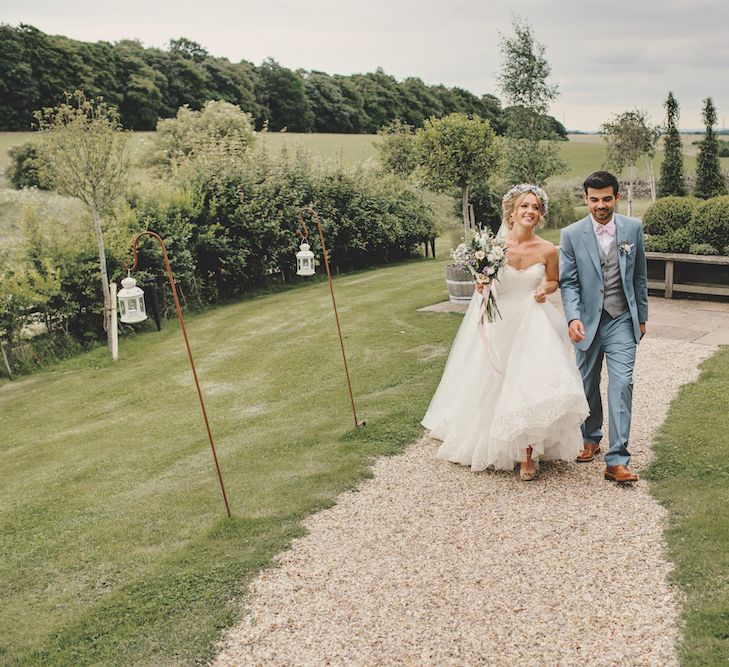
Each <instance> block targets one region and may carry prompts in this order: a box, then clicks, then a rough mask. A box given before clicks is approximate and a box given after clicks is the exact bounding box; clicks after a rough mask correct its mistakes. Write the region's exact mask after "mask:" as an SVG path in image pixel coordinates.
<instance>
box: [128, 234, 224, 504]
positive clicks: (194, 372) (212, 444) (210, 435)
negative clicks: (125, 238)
mask: <svg viewBox="0 0 729 667" xmlns="http://www.w3.org/2000/svg"><path fill="white" fill-rule="evenodd" d="M142 236H151V237H152V238H155V239H157V240H158V241H159V244H160V245H161V246H162V255H163V256H164V259H165V267H166V268H167V277H168V278H169V279H170V287H171V289H172V297H173V298H174V300H175V306H176V308H177V317H179V318H180V327H181V328H182V336H183V337H184V339H185V347H186V348H187V356H188V357H189V359H190V366H191V367H192V375H193V377H194V378H195V386H196V387H197V395H198V398H199V399H200V408H201V409H202V414H203V419H204V420H205V428H206V429H207V432H208V439H209V440H210V449H211V450H212V452H213V461H215V470H216V471H217V473H218V480H219V481H220V490H221V491H222V492H223V501H224V502H225V511H226V512H227V513H228V518H230V505H228V495H227V494H226V493H225V484H224V483H223V475H222V473H221V472H220V464H219V463H218V454H217V452H216V451H215V442H213V432H212V431H211V429H210V422H209V421H208V413H207V410H206V409H205V400H204V399H203V395H202V389H201V388H200V381H199V380H198V377H197V369H196V368H195V360H194V359H193V358H192V350H191V349H190V341H189V340H188V338H187V329H186V328H185V319H184V318H183V317H182V308H181V307H180V299H179V298H178V296H177V286H176V285H175V279H174V278H173V277H172V267H171V266H170V260H169V259H168V257H167V249H166V248H165V244H164V242H163V241H162V238H161V237H160V236H159V235H157V234H155V233H154V232H150V231H145V232H141V233H140V234H137V235H136V236H135V237H134V264H133V265H132V267H131V268H129V267H128V266H126V264H124V268H125V269H126V270H127V271H128V272H129V273H131V272H132V271H134V269H136V268H137V241H138V240H139V238H140V237H142ZM122 264H123V262H122Z"/></svg>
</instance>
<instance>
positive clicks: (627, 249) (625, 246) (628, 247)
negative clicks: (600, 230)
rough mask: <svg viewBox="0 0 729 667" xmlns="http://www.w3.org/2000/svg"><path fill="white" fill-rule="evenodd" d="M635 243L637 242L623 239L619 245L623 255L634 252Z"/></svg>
mask: <svg viewBox="0 0 729 667" xmlns="http://www.w3.org/2000/svg"><path fill="white" fill-rule="evenodd" d="M634 245H635V243H630V242H629V241H623V242H622V243H621V244H620V245H619V246H618V250H620V254H621V255H629V254H630V253H631V252H633V246H634Z"/></svg>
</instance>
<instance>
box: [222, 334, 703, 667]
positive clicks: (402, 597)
mask: <svg viewBox="0 0 729 667" xmlns="http://www.w3.org/2000/svg"><path fill="white" fill-rule="evenodd" d="M712 352H713V348H710V347H706V346H700V345H692V344H677V342H676V341H668V340H661V339H656V338H650V337H649V338H647V339H646V340H645V341H644V342H643V343H642V344H641V346H640V348H639V352H638V363H637V367H636V374H635V394H634V418H633V431H632V437H631V443H632V446H631V450H632V453H633V464H634V466H635V467H637V468H638V469H640V468H642V467H644V466H645V465H646V464H647V463H648V461H649V459H650V456H651V452H650V442H651V439H652V438H653V436H654V434H655V432H656V429H657V427H658V426H659V425H660V423H661V422H662V421H663V419H664V417H665V414H666V410H667V408H668V405H669V403H670V401H671V400H672V398H673V397H674V396H675V394H676V390H677V389H678V387H679V386H680V385H681V384H683V383H686V382H690V381H692V380H694V379H695V377H696V366H697V364H698V363H699V362H700V361H701V360H702V359H703V358H705V357H707V356H708V355H709V354H711V353H712ZM603 384H604V385H606V382H603ZM436 449H437V443H436V442H434V441H432V440H429V439H428V438H424V439H423V440H421V441H420V442H418V443H416V444H414V445H412V446H411V447H409V448H408V449H407V450H406V451H405V452H404V453H403V454H402V455H399V456H396V457H391V458H383V459H380V460H378V461H377V462H376V463H375V465H374V470H375V477H374V479H372V480H369V481H367V482H364V483H363V484H362V485H361V487H360V488H359V490H358V491H355V492H349V493H345V494H343V495H342V496H341V497H340V499H339V501H338V504H337V505H336V506H335V507H333V508H331V509H329V510H326V511H323V512H320V513H318V514H316V515H314V516H312V517H310V518H309V519H308V520H307V521H306V526H307V528H308V529H309V531H310V533H309V535H307V536H306V537H304V538H301V539H299V540H296V541H295V542H294V545H293V547H292V548H291V549H290V550H289V551H286V552H285V553H283V554H281V555H280V557H279V558H278V563H279V567H277V568H272V569H269V570H266V571H264V572H263V573H262V574H261V575H260V576H259V577H258V578H257V579H256V580H255V581H254V583H253V584H252V587H251V593H250V596H249V597H248V599H247V600H246V604H247V607H246V609H247V613H246V616H245V618H244V619H243V621H242V622H241V623H240V624H239V625H238V626H237V627H235V628H233V629H232V631H231V632H230V633H229V635H228V637H227V638H226V640H225V642H224V643H223V645H222V646H221V653H220V654H219V655H218V657H217V660H216V662H215V663H214V664H215V665H217V666H222V665H439V666H440V665H591V666H592V665H623V666H627V665H660V666H661V667H663V666H668V665H676V664H677V657H676V652H675V642H676V641H677V638H678V636H679V630H678V627H677V620H678V614H679V609H678V603H677V593H676V591H675V590H673V589H672V588H671V587H670V586H669V584H668V582H667V575H668V574H669V572H670V565H669V563H668V562H666V560H665V558H664V554H663V541H662V540H663V538H662V528H663V521H664V518H665V512H664V511H663V509H662V508H661V507H660V506H659V505H658V504H657V503H656V502H655V500H653V498H652V497H651V496H650V495H649V493H648V488H647V485H646V483H645V482H643V481H641V482H640V483H639V484H637V485H635V486H634V487H632V488H630V487H629V488H622V487H618V486H616V485H613V484H611V483H608V482H606V481H604V480H603V479H602V471H603V465H604V464H603V462H602V460H600V461H596V462H594V463H591V464H575V463H554V464H547V465H546V466H544V469H543V471H542V475H541V478H540V480H538V481H537V482H533V483H529V484H525V483H521V482H519V481H518V480H517V479H516V475H515V474H510V473H504V472H500V473H496V472H491V471H485V472H482V473H473V472H471V471H470V470H469V469H466V468H462V467H460V466H457V465H455V464H450V463H446V462H443V461H439V460H436V459H435V458H434V454H435V451H436Z"/></svg>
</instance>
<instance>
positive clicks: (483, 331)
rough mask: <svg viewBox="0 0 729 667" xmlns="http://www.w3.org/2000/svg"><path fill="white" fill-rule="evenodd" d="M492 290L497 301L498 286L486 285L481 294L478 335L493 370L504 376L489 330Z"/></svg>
mask: <svg viewBox="0 0 729 667" xmlns="http://www.w3.org/2000/svg"><path fill="white" fill-rule="evenodd" d="M492 290H493V297H494V299H496V286H495V285H494V286H493V287H492V286H491V285H484V288H483V291H482V292H481V306H480V308H479V317H478V324H477V325H476V326H477V327H478V335H479V336H481V341H482V342H483V345H484V347H485V348H486V354H488V357H489V361H490V362H491V365H492V366H493V369H494V370H495V371H496V372H497V373H498V374H499V375H502V374H503V373H502V371H501V369H500V368H499V367H498V365H497V361H498V357H497V355H496V351H495V350H494V346H493V343H492V342H491V337H490V336H489V328H488V324H489V321H488V320H489V317H488V311H487V305H488V302H489V299H490V298H491V292H492Z"/></svg>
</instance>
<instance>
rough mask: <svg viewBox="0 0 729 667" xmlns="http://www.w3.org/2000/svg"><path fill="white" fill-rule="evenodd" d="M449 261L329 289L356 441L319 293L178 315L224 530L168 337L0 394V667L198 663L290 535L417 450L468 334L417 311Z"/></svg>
mask: <svg viewBox="0 0 729 667" xmlns="http://www.w3.org/2000/svg"><path fill="white" fill-rule="evenodd" d="M443 255H444V253H441V256H443ZM443 262H444V260H443V259H441V260H439V261H432V260H430V261H412V262H407V263H404V264H400V265H397V266H392V267H389V268H384V269H380V270H376V271H367V272H361V273H357V274H352V275H348V276H346V277H341V278H339V279H337V280H336V281H335V284H336V290H337V301H338V304H339V306H340V315H341V320H342V327H343V330H344V335H345V340H346V345H347V351H348V353H349V360H350V368H351V373H352V382H353V387H354V391H355V396H356V401H357V410H358V416H359V417H360V418H364V419H366V420H367V426H366V428H365V429H363V430H361V431H355V430H354V429H353V425H352V416H351V411H350V406H349V399H348V396H347V393H346V387H345V380H344V375H343V372H342V361H341V355H340V351H339V344H338V339H337V336H336V328H335V325H334V319H333V314H332V310H331V302H330V297H329V293H328V288H327V286H326V283H324V282H318V283H315V284H312V285H308V286H303V287H301V288H298V289H293V290H288V291H284V292H280V293H275V294H270V295H267V296H260V297H256V298H251V299H249V300H246V301H243V302H241V303H238V304H235V305H230V306H227V307H221V308H218V309H216V310H215V311H212V312H209V313H205V314H200V315H197V316H194V317H191V318H190V321H189V333H190V338H191V344H192V348H193V350H194V352H195V354H196V357H197V361H198V363H199V371H200V376H201V379H202V382H203V387H204V391H205V394H206V397H207V403H208V411H209V414H210V417H211V422H212V428H213V433H214V435H215V437H216V439H217V443H218V446H219V449H220V458H221V466H222V470H223V474H224V476H225V480H226V483H227V487H228V493H229V498H230V502H231V506H232V509H233V512H234V515H235V518H234V519H233V520H232V521H229V520H227V519H226V518H224V508H223V503H222V500H221V495H220V490H219V488H218V487H217V481H216V478H215V475H214V470H213V467H212V462H211V456H210V452H209V445H208V443H207V439H206V436H205V431H204V427H203V423H202V420H201V418H200V414H199V407H198V404H197V398H196V394H195V389H194V385H193V383H192V378H191V374H190V371H189V368H188V362H187V358H186V354H185V350H184V347H183V343H182V339H181V335H180V331H179V329H178V327H177V326H175V325H174V323H166V324H165V329H164V330H163V332H162V333H147V334H145V335H140V336H135V337H132V338H125V339H123V340H122V343H121V352H120V355H121V359H120V361H118V362H117V363H112V362H110V361H109V360H108V358H107V355H106V353H105V351H104V349H103V348H99V349H97V350H96V351H94V352H92V353H89V354H85V355H82V356H79V357H77V358H74V359H72V360H70V361H68V362H66V363H64V364H61V365H59V366H57V367H56V368H55V370H53V371H52V372H41V373H38V374H36V375H34V376H32V377H31V378H28V379H24V380H18V381H15V382H5V383H4V384H0V432H1V433H2V434H3V437H2V439H1V440H0V479H1V480H2V483H1V484H0V664H8V665H28V666H30V665H38V664H52V665H73V666H77V665H89V664H94V665H161V664H165V665H170V664H198V663H199V662H204V661H205V660H207V659H209V658H210V657H211V655H212V653H213V649H212V645H213V642H214V641H215V640H216V639H217V638H219V637H220V634H221V632H222V630H223V629H224V628H226V627H227V626H229V625H230V624H231V623H232V622H234V621H235V619H236V618H237V617H238V616H239V614H240V608H239V605H238V601H237V600H238V598H239V596H241V595H242V594H244V592H245V587H246V584H247V582H248V581H249V579H250V578H251V577H252V576H253V575H254V574H255V573H256V572H257V571H258V570H259V569H260V568H261V567H264V566H266V565H268V564H270V559H271V557H272V556H273V555H274V554H276V553H278V552H280V551H281V550H283V549H285V548H286V546H287V545H288V543H289V542H290V540H291V539H292V538H293V537H295V536H297V535H301V534H302V528H301V526H300V523H299V522H300V519H301V518H302V517H304V516H305V515H307V514H309V513H311V512H313V511H316V510H317V509H320V508H323V507H326V506H328V505H330V504H331V503H332V502H333V499H334V498H335V497H336V495H337V494H338V493H340V492H341V491H342V490H343V489H346V488H350V487H352V486H354V485H355V484H357V482H358V481H359V480H360V479H361V478H362V477H363V476H367V475H368V474H369V472H368V468H367V464H368V462H369V461H370V460H371V459H372V458H373V457H375V456H379V455H382V454H388V453H391V452H395V451H397V450H399V448H401V447H402V446H403V445H405V444H406V443H409V442H412V441H413V440H415V439H416V438H417V437H418V435H419V433H420V426H419V420H420V418H421V417H422V415H423V413H424V411H425V409H426V407H427V403H428V401H429V399H430V397H431V395H432V392H433V390H434V388H435V385H436V383H437V381H438V378H439V374H440V372H441V370H442V367H443V364H444V362H445V357H446V354H447V351H448V346H449V345H450V342H451V339H452V336H453V334H454V332H455V330H456V328H457V326H458V324H459V322H460V318H459V317H457V316H454V315H433V314H424V313H418V312H416V309H417V308H418V307H421V306H425V305H427V304H430V303H433V302H435V301H439V300H442V299H444V298H445V296H446V294H445V283H444V280H443V276H442V264H443Z"/></svg>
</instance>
